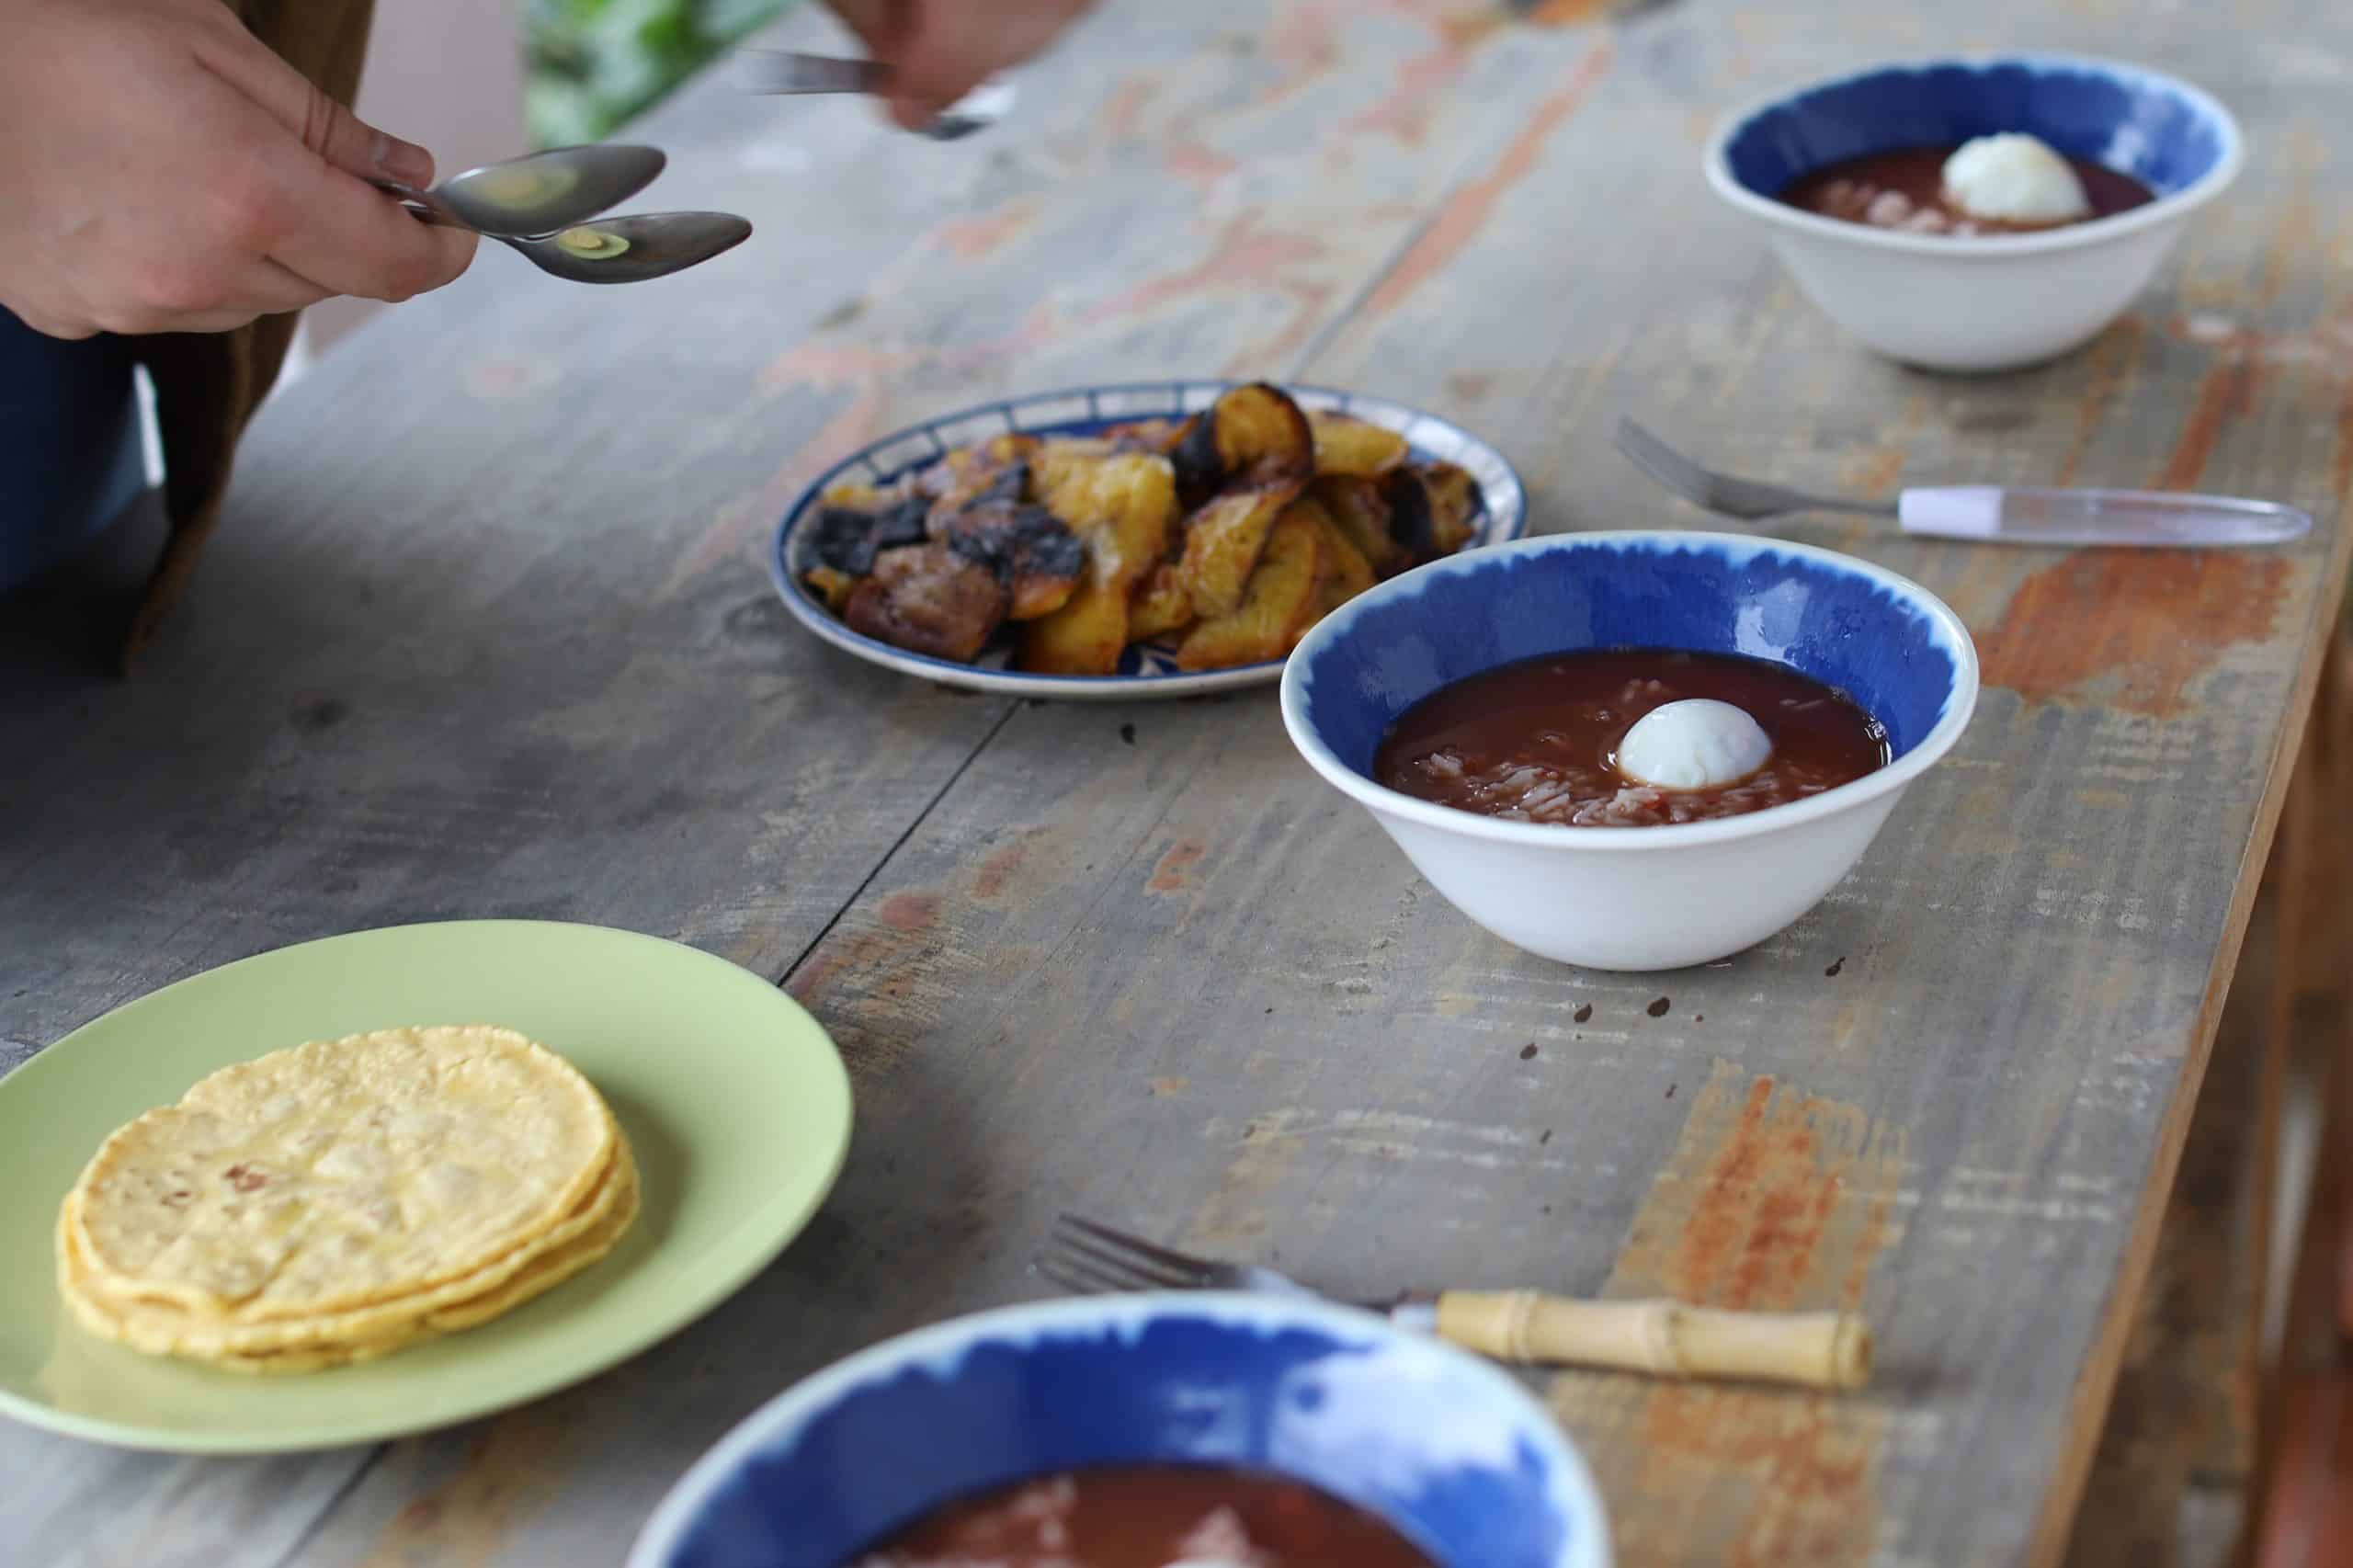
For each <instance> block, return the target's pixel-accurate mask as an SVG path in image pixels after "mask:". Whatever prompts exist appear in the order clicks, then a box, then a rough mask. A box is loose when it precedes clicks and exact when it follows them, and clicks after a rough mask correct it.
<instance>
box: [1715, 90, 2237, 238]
mask: <svg viewBox="0 0 2353 1568" xmlns="http://www.w3.org/2000/svg"><path fill="white" fill-rule="evenodd" d="M2000 131H2025V132H2027V133H2028V134H2029V135H2033V136H2039V137H2040V138H2041V139H2042V140H2043V141H2045V142H2049V143H2051V145H2052V146H2053V147H2056V148H2057V149H2058V150H2059V151H2060V152H2062V153H2067V154H2069V155H2070V156H2073V157H2078V158H2087V159H2089V160H2090V161H2092V162H2093V163H2096V164H2102V165H2107V166H2108V167H2109V168H2112V169H2116V170H2118V171H2120V172H2121V173H2124V174H2128V175H2131V176H2133V177H2134V178H2135V179H2138V180H2139V181H2141V183H2142V184H2143V185H2145V186H2147V187H2149V188H2150V190H2151V192H2152V193H2153V194H2154V196H2155V198H2156V199H2155V200H2154V201H2151V202H2149V203H2147V204H2145V205H2143V206H2141V207H2135V208H2133V209H2131V210H2129V211H2125V212H2119V213H2117V214H2115V215H2113V216H2111V217H2107V218H2098V219H2094V220H2092V221H2091V222H2086V223H2074V224H2069V225H2067V226H2066V227H2064V228H2059V229H2050V230H2045V231H2042V232H2040V233H2027V234H1982V235H1978V236H1976V237H1974V238H1972V239H1970V240H1968V241H1966V242H1961V241H1956V240H1954V239H1952V238H1951V237H1950V236H1940V235H1936V234H1909V233H1899V232H1896V231H1893V230H1887V229H1878V228H1872V227H1870V226H1869V225H1867V224H1862V223H1850V222H1845V221H1843V220H1841V219H1836V218H1824V217H1822V216H1820V215H1818V214H1816V213H1813V212H1803V211H1800V210H1798V209H1796V208H1794V207H1791V206H1790V205H1788V204H1787V203H1785V202H1783V201H1781V200H1780V199H1779V196H1780V193H1781V192H1782V191H1783V190H1784V189H1786V188H1787V187H1789V185H1790V182H1791V181H1792V180H1795V179H1797V178H1799V177H1800V176H1803V175H1807V174H1811V173H1813V171H1814V170H1816V169H1818V168H1822V167H1823V166H1824V165H1829V164H1835V163H1838V162H1841V161H1842V160H1844V159H1847V158H1857V157H1861V156H1863V155H1864V154H1866V153H1881V152H1890V151H1893V150H1894V149H1897V148H1902V147H1927V146H1937V145H1940V144H1943V143H1946V142H1966V141H1969V140H1970V139H1971V138H1972V137H1977V136H1990V135H1994V134H1995V133H1997V132H2000ZM2245 161H2246V143H2245V136H2244V135H2243V134H2242V132H2241V131H2240V130H2239V123H2238V120H2237V119H2235V118H2234V116H2233V115H2232V113H2231V111H2230V110H2229V109H2227V108H2223V107H2222V104H2221V103H2220V102H2219V101H2217V100H2216V99H2215V98H2214V97H2213V96H2212V95H2211V94H2209V93H2207V92H2206V91H2204V90H2203V89H2201V88H2199V87H2196V86H2193V85H2190V84H2189V83H2188V82H2185V81H2182V80H2180V79H2179V78H2177V77H2174V76H2168V75H2165V74H2164V73H2162V72H2158V71H2152V70H2150V69H2148V68H2147V67H2145V66H2141V65H2134V64H2131V63H2129V62H2124V61H2120V60H2100V59H2096V58H2093V57H2090V56H2086V55H2074V54H2003V55H1994V56H1955V57H1944V58H1935V59H1925V60H1913V61H1899V62H1890V63H1886V64H1881V65H1874V66H1870V67H1869V68H1868V69H1865V70H1862V71H1857V72H1853V73H1850V74H1846V75H1842V76H1834V77H1830V78H1828V79H1826V80H1824V81H1819V82H1814V83H1812V84H1810V85H1806V86H1803V87H1800V88H1797V89H1795V90H1794V91H1789V92H1781V93H1776V94H1773V95H1771V96H1769V97H1764V98H1760V99H1758V100H1756V102H1754V103H1751V104H1749V105H1748V106H1747V107H1745V108H1742V109H1740V110H1738V111H1736V112H1735V113H1733V115H1732V116H1731V117H1730V118H1728V119H1726V120H1725V121H1724V123H1723V124H1722V126H1721V127H1720V128H1719V129H1718V131H1717V132H1716V134H1715V136H1714V137H1713V138H1712V139H1711V142H1709V146H1708V152H1707V171H1708V179H1709V182H1710V183H1711V185H1713V186H1714V187H1716V190H1717V192H1718V194H1719V195H1722V197H1724V198H1725V199H1727V200H1729V201H1731V202H1732V203H1733V205H1735V206H1737V207H1741V208H1743V209H1745V210H1748V211H1750V212H1753V213H1755V214H1756V215H1757V216H1759V217H1763V218H1767V219H1769V220H1770V221H1772V222H1776V223H1780V224H1783V225H1786V226H1790V227H1795V228H1798V229H1802V230H1804V231H1807V232H1809V233H1816V234H1824V235H1828V236H1831V237H1834V238H1836V239H1839V240H1846V241H1853V242H1855V243H1857V244H1869V245H1871V246H1874V247H1876V248H1881V249H1887V250H1898V251H1910V252H1913V253H1915V254H1921V255H1929V256H1938V257H1946V258H1949V257H1956V256H1958V257H1980V258H1989V259H1990V258H1995V257H2000V256H2019V255H2031V254H2034V253H2037V252H2042V251H2053V250H2069V249H2076V248H2080V247H2082V246H2084V245H2087V244H2099V243H2101V242H2102V241H2105V240H2109V239H2111V238H2114V237H2116V236H2118V235H2120V234H2129V233H2135V232H2137V231H2140V230H2143V229H2150V228H2155V227H2159V226H2162V225H2164V224H2165V223H2167V222H2174V221H2176V220H2177V219H2179V218H2180V217H2181V216H2182V215H2184V214H2185V213H2187V212H2188V211H2189V210H2192V209H2195V208H2198V207H2202V206H2204V205H2205V204H2206V203H2207V202H2209V201H2211V200H2212V199H2214V198H2215V197H2217V196H2220V195H2221V194H2222V192H2223V190H2225V189H2226V188H2228V187H2229V186H2230V184H2231V182H2232V181H2233V180H2234V179H2235V178H2237V177H2238V174H2239V170H2240V169H2241V168H2242V167H2243V166H2244V165H2245Z"/></svg>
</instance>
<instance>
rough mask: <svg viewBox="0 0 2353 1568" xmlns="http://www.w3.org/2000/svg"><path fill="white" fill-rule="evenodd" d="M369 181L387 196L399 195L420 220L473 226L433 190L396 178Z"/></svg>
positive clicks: (460, 226) (449, 226)
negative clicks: (421, 188) (452, 209)
mask: <svg viewBox="0 0 2353 1568" xmlns="http://www.w3.org/2000/svg"><path fill="white" fill-rule="evenodd" d="M368 183H369V185H372V186H374V187H376V188H377V189H378V190H381V191H382V192H384V194H386V195H387V196H397V197H399V198H400V200H401V205H402V206H404V207H405V208H407V209H408V210H409V211H410V212H412V213H413V214H415V217H416V218H417V220H418V221H419V222H426V223H438V224H440V225H441V226H442V227H443V228H445V229H472V228H473V225H472V223H469V222H466V221H465V220H464V219H463V218H460V217H459V216H458V215H457V213H455V212H453V211H451V210H450V209H449V203H448V202H446V201H444V200H442V199H441V198H440V197H439V196H438V195H436V194H435V193H433V192H432V191H429V190H419V189H417V187H415V186H413V185H403V184H402V183H401V182H400V181H398V180H396V179H371V180H369V182H368ZM476 232H477V233H479V232H480V231H476Z"/></svg>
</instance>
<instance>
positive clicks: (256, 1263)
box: [57, 1026, 638, 1372]
mask: <svg viewBox="0 0 2353 1568" xmlns="http://www.w3.org/2000/svg"><path fill="white" fill-rule="evenodd" d="M637 1203H638V1181H637V1165H636V1162H635V1160H634V1159H633V1158H632V1157H631V1152H630V1147H629V1142H628V1140H627V1139H625V1138H624V1137H623V1136H622V1134H621V1131H620V1125H619V1124H618V1123H617V1122H615V1121H614V1119H613V1115H612V1111H611V1110H610V1109H609V1108H608V1107H607V1106H606V1104H605V1101H604V1099H603V1097H602V1096H599V1095H598V1094H597V1090H596V1087H595V1085H591V1084H590V1083H589V1082H588V1080H587V1079H586V1078H585V1077H583V1076H582V1075H581V1074H580V1073H579V1072H578V1070H577V1069H575V1068H574V1067H573V1066H572V1064H571V1063H569V1062H565V1061H564V1060H563V1058H562V1057H560V1056H558V1055H556V1054H555V1053H554V1052H553V1051H549V1050H548V1049H547V1048H545V1047H544V1046H541V1045H539V1044H536V1043H534V1042H533V1041H531V1040H527V1039H525V1038H524V1037H523V1036H521V1035H519V1034H517V1033H515V1032H514V1031H513V1030H511V1029H500V1028H488V1027H484V1026H469V1027H464V1028H403V1029H386V1030H382V1031H380V1032H378V1033H375V1034H364V1035H354V1036H352V1037H350V1038H349V1039H347V1040H320V1041H314V1042H313V1043H311V1044H308V1045H302V1046H297V1047H295V1048H294V1049H292V1050H290V1051H278V1052H276V1053H274V1054H272V1055H269V1056H265V1057H262V1058H261V1059H260V1060H258V1061H255V1062H244V1063H242V1064H240V1065H238V1066H234V1067H229V1068H224V1069H223V1070H222V1071H221V1072H218V1073H215V1074H212V1075H211V1076H210V1077H209V1078H206V1079H205V1080H204V1081H203V1082H201V1083H199V1084H198V1085H196V1086H195V1087H194V1088H192V1089H190V1090H188V1094H187V1095H186V1096H183V1097H182V1099H181V1100H180V1102H179V1103H178V1104H177V1105H175V1106H169V1107H165V1108H163V1109H160V1110H151V1111H149V1112H148V1113H146V1114H145V1115H144V1116H142V1117H140V1118H139V1119H137V1120H135V1121H133V1122H131V1123H130V1124H129V1125H128V1126H126V1127H124V1128H122V1129H121V1130H119V1131H117V1132H116V1133H115V1134H114V1135H113V1136H112V1137H110V1138H108V1140H107V1141H106V1142H105V1144H104V1145H103V1146H101V1147H100V1148H99V1150H98V1152H97V1155H96V1156H95V1157H94V1158H92V1160H91V1161H90V1164H89V1165H88V1167H87V1168H86V1169H85V1170H84V1171H83V1173H82V1176H81V1179H80V1180H79V1181H77V1182H75V1183H74V1189H73V1190H72V1191H71V1192H69V1193H67V1194H66V1196H65V1200H64V1202H63V1204H61V1205H60V1206H59V1209H58V1214H57V1275H58V1285H59V1288H60V1290H63V1293H64V1297H65V1301H66V1302H67V1304H68V1306H69V1307H70V1308H71V1309H72V1312H73V1313H74V1317H75V1319H76V1320H77V1321H78V1322H79V1323H80V1324H82V1325H83V1327H85V1328H86V1329H87V1330H89V1331H90V1332H91V1333H92V1334H95V1335H99V1336H101V1337H103V1338H106V1339H110V1340H115V1341H118V1342H119V1343H121V1344H124V1345H128V1346H131V1347H133V1348H134V1349H138V1350H142V1351H145V1352H147V1353H149V1354H151V1355H158V1356H178V1357H184V1358H189V1359H192V1360H198V1361H202V1362H205V1363H208V1364H210V1365H211V1366H215V1367H221V1368H225V1369H231V1370H235V1371H241V1372H301V1371H315V1370H318V1369H322V1368H326V1367H337V1366H343V1365H345V1364H347V1363H349V1362H354V1361H365V1360H370V1359H373V1358H376V1357H379V1356H383V1355H387V1354H389V1353H391V1352H392V1351H394V1350H399V1349H402V1348H404V1347H405V1346H410V1345H414V1344H415V1343H417V1342H418V1341H419V1340H423V1339H427V1338H431V1337H433V1336H434V1335H441V1334H447V1333H450V1332H453V1331H455V1330H459V1329H463V1328H471V1327H472V1326H474V1325H475V1324H482V1323H486V1322H488V1321H489V1320H490V1319H492V1318H494V1317H496V1316H498V1315H499V1314H500V1313H502V1312H506V1311H508V1310H509V1309H511V1308H513V1307H516V1306H517V1305H519V1304H521V1303H522V1302H524V1301H529V1300H530V1299H531V1298H532V1297H534V1296H536V1295H538V1294H539V1293H540V1291H542V1290H548V1289H550V1288H551V1287H552V1286H555V1285H557V1284H560V1283H562V1282H563V1280H565V1279H567V1278H570V1277H571V1276H573V1275H574V1274H576V1273H578V1272H579V1271H580V1270H581V1269H583V1268H585V1267H588V1266H589V1265H590V1264H592V1263H594V1262H596V1261H597V1259H598V1258H600V1257H602V1256H604V1255H605V1254H606V1253H607V1252H608V1251H610V1250H611V1249H612V1246H613V1244H614V1243H616V1242H618V1241H619V1240H620V1236H621V1233H623V1232H625V1231H626V1230H628V1229H629V1226H630V1222H631V1221H632V1220H634V1219H635V1218H636V1217H637Z"/></svg>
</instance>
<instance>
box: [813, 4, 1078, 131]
mask: <svg viewBox="0 0 2353 1568" xmlns="http://www.w3.org/2000/svg"><path fill="white" fill-rule="evenodd" d="M829 3H830V4H831V5H832V6H833V8H834V9H835V11H836V12H837V13H839V14H840V16H841V18H842V20H843V21H845V22H847V24H849V28H850V30H851V31H852V32H854V33H856V34H858V38H859V39H860V40H862V41H863V42H864V43H865V45H866V48H867V52H868V53H870V54H871V55H872V56H873V57H874V58H875V59H877V60H879V61H881V62H883V63H884V64H886V65H888V66H890V67H891V118H892V119H895V120H897V121H898V122H899V123H900V124H901V125H903V126H904V127H906V128H907V129H908V130H910V131H916V130H920V129H922V128H923V127H924V126H926V125H927V124H929V123H930V122H931V120H932V119H933V118H934V117H935V116H937V115H938V113H939V111H940V110H941V109H944V108H947V107H948V106H949V104H952V103H954V102H955V101H956V100H957V99H958V98H961V97H963V96H964V95H965V94H966V93H969V92H971V91H972V89H973V88H974V87H977V86H979V85H981V83H982V82H983V80H985V79H986V78H987V77H989V76H992V75H995V74H996V73H997V72H999V71H1002V70H1004V69H1006V67H1007V66H1010V65H1018V64H1019V63H1021V62H1023V61H1025V60H1028V59H1029V58H1030V57H1031V56H1032V55H1035V54H1038V53H1039V52H1040V51H1043V50H1044V49H1045V47H1046V46H1047V45H1048V44H1050V43H1051V42H1053V41H1054V38H1055V35H1057V34H1059V33H1060V32H1061V31H1062V30H1063V28H1065V27H1068V26H1069V25H1070V24H1071V22H1072V21H1073V20H1074V19H1075V18H1076V17H1078V15H1079V14H1080V13H1081V12H1083V11H1085V10H1086V8H1087V7H1088V6H1090V5H1092V4H1093V3H1094V0H829Z"/></svg>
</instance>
